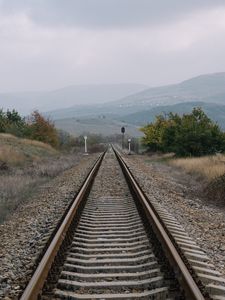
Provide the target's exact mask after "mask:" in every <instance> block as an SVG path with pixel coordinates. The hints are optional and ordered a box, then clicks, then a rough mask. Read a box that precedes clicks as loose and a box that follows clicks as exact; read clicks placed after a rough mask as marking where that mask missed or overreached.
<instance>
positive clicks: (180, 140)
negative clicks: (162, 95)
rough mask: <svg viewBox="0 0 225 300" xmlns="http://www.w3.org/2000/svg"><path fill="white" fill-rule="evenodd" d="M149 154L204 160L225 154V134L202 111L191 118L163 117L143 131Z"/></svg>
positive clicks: (185, 115) (193, 114) (191, 115)
mask: <svg viewBox="0 0 225 300" xmlns="http://www.w3.org/2000/svg"><path fill="white" fill-rule="evenodd" d="M141 131H142V132H144V134H145V136H144V138H143V139H142V142H143V144H144V145H145V146H146V147H147V149H148V150H149V151H162V152H174V153H175V154H176V155H178V156H201V155H207V154H214V153H216V152H221V151H224V150H225V134H224V132H222V131H221V130H220V128H219V126H218V125H217V124H215V123H213V121H212V120H210V119H209V118H208V117H207V115H206V114H205V113H204V112H203V111H202V110H201V109H200V108H194V109H193V111H192V113H191V114H184V115H183V116H179V115H178V114H173V113H170V114H169V115H168V116H163V115H159V116H157V117H156V121H155V122H154V123H151V124H148V125H146V126H144V127H143V128H141Z"/></svg>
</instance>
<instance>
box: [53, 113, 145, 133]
mask: <svg viewBox="0 0 225 300" xmlns="http://www.w3.org/2000/svg"><path fill="white" fill-rule="evenodd" d="M55 126H56V127H57V128H59V129H62V130H65V131H67V132H69V133H70V134H72V135H74V136H79V135H81V134H84V133H94V134H102V135H104V136H107V135H111V134H120V132H121V127H122V126H124V127H125V128H126V133H127V134H128V135H130V136H135V137H140V136H142V135H143V134H142V133H141V132H140V131H139V129H138V126H136V125H133V124H127V123H125V122H121V121H120V120H113V119H110V118H102V117H99V118H68V119H60V120H56V121H55Z"/></svg>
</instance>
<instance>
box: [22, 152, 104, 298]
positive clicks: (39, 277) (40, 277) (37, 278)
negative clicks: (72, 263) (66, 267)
mask: <svg viewBox="0 0 225 300" xmlns="http://www.w3.org/2000/svg"><path fill="white" fill-rule="evenodd" d="M104 154H105V152H104V153H103V154H101V155H100V156H99V158H98V159H97V161H96V162H95V164H94V166H93V167H92V169H91V171H90V173H89V174H88V176H87V178H86V180H85V182H84V183H83V185H82V187H81V189H80V191H79V193H78V194H77V196H76V197H75V199H74V200H73V204H72V205H71V207H70V209H69V211H68V213H67V214H66V216H65V218H64V220H63V222H62V224H61V225H60V227H59V229H58V230H57V232H56V234H55V236H54V238H53V240H52V242H51V243H50V245H49V247H48V248H47V251H46V252H45V254H44V256H43V258H42V259H41V261H40V263H39V265H38V267H37V269H36V271H35V272H34V274H33V276H32V278H31V280H30V281H29V283H28V285H27V287H26V289H25V290H24V292H23V294H22V296H21V298H20V300H36V299H38V296H39V294H40V293H41V291H42V288H43V286H44V284H45V281H46V279H47V277H48V273H49V271H50V269H51V266H52V264H53V262H54V259H55V257H56V255H57V253H58V251H59V249H60V246H61V245H62V242H63V241H64V239H65V237H66V233H67V231H68V229H69V227H70V225H71V223H72V221H73V219H74V216H75V214H76V212H77V210H78V208H79V205H80V203H81V201H82V200H83V199H84V197H85V196H86V193H87V192H88V189H89V188H90V186H91V184H92V182H93V179H94V178H95V176H96V174H97V171H98V169H99V167H100V164H101V162H102V160H103V157H104Z"/></svg>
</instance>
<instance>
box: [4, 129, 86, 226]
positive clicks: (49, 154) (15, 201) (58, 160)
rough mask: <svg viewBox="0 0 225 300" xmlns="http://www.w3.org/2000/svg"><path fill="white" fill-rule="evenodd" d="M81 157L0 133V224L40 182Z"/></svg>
mask: <svg viewBox="0 0 225 300" xmlns="http://www.w3.org/2000/svg"><path fill="white" fill-rule="evenodd" d="M80 157H81V156H79V155H77V154H74V153H61V152H59V151H58V150H56V149H54V148H53V147H52V146H50V145H49V144H45V143H43V142H39V141H35V140H29V139H23V138H18V137H15V136H13V135H12V134H4V133H1V134H0V223H1V222H3V221H4V220H5V218H6V217H7V215H9V214H10V213H11V212H12V211H13V210H15V209H16V208H17V207H18V205H19V204H20V203H21V202H23V201H27V200H28V198H29V196H31V194H32V193H34V192H35V191H36V190H37V189H38V188H39V186H40V185H41V184H42V183H45V182H47V181H49V180H50V179H52V178H54V177H55V176H57V175H58V174H60V172H62V171H64V170H66V169H68V168H70V167H72V166H73V165H75V164H76V163H77V162H78V161H79V159H80Z"/></svg>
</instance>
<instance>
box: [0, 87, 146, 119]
mask: <svg viewBox="0 0 225 300" xmlns="http://www.w3.org/2000/svg"><path fill="white" fill-rule="evenodd" d="M146 88H147V86H146V85H142V84H133V83H125V84H102V85H73V86H68V87H65V88H61V89H57V90H53V91H43V92H19V93H0V108H4V109H7V108H9V109H12V108H15V109H17V110H18V111H19V112H21V113H23V114H27V113H29V112H30V111H32V110H34V109H39V110H41V111H48V110H56V109H61V108H63V109H64V108H66V107H71V106H74V105H87V104H88V105H90V104H94V103H103V102H108V101H114V100H118V99H120V98H122V97H125V96H128V95H131V94H133V93H137V92H139V91H141V90H144V89H146Z"/></svg>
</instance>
